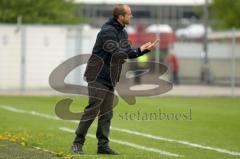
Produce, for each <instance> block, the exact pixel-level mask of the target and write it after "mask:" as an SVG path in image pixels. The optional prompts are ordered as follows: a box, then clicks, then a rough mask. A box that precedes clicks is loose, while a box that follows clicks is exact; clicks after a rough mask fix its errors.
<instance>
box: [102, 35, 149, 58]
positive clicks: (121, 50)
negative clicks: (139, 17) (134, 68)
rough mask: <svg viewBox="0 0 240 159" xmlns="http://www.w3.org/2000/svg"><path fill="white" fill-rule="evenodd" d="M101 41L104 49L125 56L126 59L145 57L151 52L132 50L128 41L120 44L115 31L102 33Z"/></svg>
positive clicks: (138, 49)
mask: <svg viewBox="0 0 240 159" xmlns="http://www.w3.org/2000/svg"><path fill="white" fill-rule="evenodd" d="M100 37H101V40H102V44H103V49H104V51H105V52H107V53H111V54H125V55H126V58H129V59H132V58H137V57H139V56H142V55H144V54H145V53H147V52H150V50H144V51H143V52H141V50H140V48H132V47H131V45H130V43H129V42H128V40H123V41H120V42H118V38H117V34H116V32H115V31H113V30H108V31H102V32H101V36H100Z"/></svg>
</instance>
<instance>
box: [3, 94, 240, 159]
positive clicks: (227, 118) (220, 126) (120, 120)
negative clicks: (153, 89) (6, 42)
mask: <svg viewBox="0 0 240 159" xmlns="http://www.w3.org/2000/svg"><path fill="white" fill-rule="evenodd" d="M63 98H65V97H56V96H50V97H35V96H0V120H1V123H0V139H1V140H2V141H3V140H10V141H11V142H17V143H18V145H21V146H22V147H24V148H32V147H40V148H42V149H46V150H49V151H53V152H55V153H56V156H65V157H73V158H78V156H71V155H72V154H71V151H70V146H71V143H72V140H73V138H74V132H72V131H74V130H75V129H76V127H77V123H74V122H72V121H66V120H54V118H53V117H54V116H56V115H55V112H54V108H55V104H56V102H58V101H59V100H60V99H63ZM71 98H73V99H74V102H73V106H72V107H71V109H72V111H73V112H78V111H81V110H83V107H84V105H86V104H87V98H86V97H81V98H80V97H71ZM12 108H14V109H12ZM160 111H161V113H162V116H160V115H159V112H160ZM154 112H155V116H154ZM156 112H157V113H156ZM163 113H165V115H166V114H167V115H168V118H166V116H163ZM139 114H140V115H139ZM150 114H152V115H153V116H152V117H153V118H151V120H150ZM47 115H48V116H47ZM148 115H149V116H148ZM157 115H159V116H157ZM173 115H175V117H173ZM177 115H178V116H177ZM156 116H157V117H156ZM147 119H148V120H147ZM96 123H97V122H96V121H95V122H94V123H93V125H92V127H91V128H90V130H89V134H92V135H95V130H96ZM111 125H112V127H113V128H112V130H111V135H110V138H111V139H112V142H111V143H110V145H111V147H112V148H113V149H114V150H116V151H118V152H119V153H120V154H121V155H119V156H104V155H102V156H100V155H96V148H97V146H96V144H97V140H96V138H93V137H92V136H90V137H87V140H86V144H85V146H84V152H85V155H83V156H80V158H99V159H100V158H101V159H103V158H123V159H128V158H129V159H130V158H131V159H132V158H161V159H165V158H167V159H168V158H182V159H193V158H194V159H220V158H221V159H234V158H240V99H239V98H227V97H199V98H197V97H149V98H137V103H136V105H134V106H129V105H128V104H126V103H125V102H124V101H123V100H120V102H119V104H118V105H117V107H116V108H115V109H114V117H113V120H112V124H111ZM66 128H68V129H67V130H69V132H67V131H63V130H66ZM70 130H71V131H70ZM186 141H187V142H186ZM119 142H122V143H119ZM126 143H128V144H126ZM129 143H130V144H129ZM141 146H142V147H141ZM3 147H5V146H4V144H0V158H1V156H4V155H5V156H6V154H4V153H6V151H3ZM13 147H14V146H13ZM25 151H26V150H24V149H22V153H24V152H25ZM39 151H40V150H39ZM18 152H19V153H21V151H18ZM33 152H34V151H33ZM166 152H167V153H166ZM13 154H16V153H13ZM171 154H174V155H179V156H178V157H177V156H174V155H172V156H171ZM11 158H14V155H12V157H11ZM40 158H41V157H40Z"/></svg>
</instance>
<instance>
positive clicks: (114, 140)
mask: <svg viewBox="0 0 240 159" xmlns="http://www.w3.org/2000/svg"><path fill="white" fill-rule="evenodd" d="M59 129H60V130H62V131H65V132H70V133H74V132H75V131H74V130H73V129H69V128H66V127H60V128H59ZM87 136H88V137H91V138H95V135H93V134H89V133H88V134H87ZM110 141H111V142H115V143H118V144H121V145H125V146H129V147H133V148H136V149H140V150H144V151H151V152H155V153H159V154H161V155H167V156H172V157H183V156H180V155H178V154H174V153H170V152H167V151H162V150H159V149H155V148H149V147H145V146H141V145H137V144H134V143H131V142H126V141H121V140H116V139H110Z"/></svg>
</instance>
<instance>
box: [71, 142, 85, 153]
mask: <svg viewBox="0 0 240 159" xmlns="http://www.w3.org/2000/svg"><path fill="white" fill-rule="evenodd" d="M82 147H83V145H81V144H73V145H72V147H71V149H72V152H73V153H77V154H83V150H82Z"/></svg>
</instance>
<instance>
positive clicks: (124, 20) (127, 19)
mask: <svg viewBox="0 0 240 159" xmlns="http://www.w3.org/2000/svg"><path fill="white" fill-rule="evenodd" d="M124 9H125V12H126V14H125V15H124V16H122V15H120V16H119V19H120V20H121V22H122V23H123V24H124V25H128V24H129V23H130V20H131V19H132V17H133V16H132V12H131V8H130V7H129V6H127V5H126V6H125V7H124Z"/></svg>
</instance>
